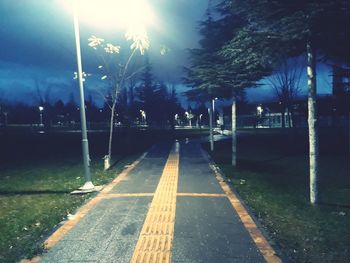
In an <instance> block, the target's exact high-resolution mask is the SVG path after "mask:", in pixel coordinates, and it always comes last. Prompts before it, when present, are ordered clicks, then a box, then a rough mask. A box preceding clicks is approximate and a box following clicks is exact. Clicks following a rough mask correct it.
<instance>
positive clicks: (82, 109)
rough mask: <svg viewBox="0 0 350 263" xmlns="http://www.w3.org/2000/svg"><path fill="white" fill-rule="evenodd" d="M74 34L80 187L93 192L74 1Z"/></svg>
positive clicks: (76, 14)
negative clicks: (82, 176) (80, 134)
mask: <svg viewBox="0 0 350 263" xmlns="http://www.w3.org/2000/svg"><path fill="white" fill-rule="evenodd" d="M74 35H75V46H76V56H77V68H78V82H79V94H80V122H81V133H82V140H81V142H82V150H83V162H84V176H85V184H84V185H83V186H82V187H80V188H79V190H81V191H83V192H91V191H94V190H95V186H94V185H93V183H92V182H91V173H90V156H89V142H88V138H87V129H86V117H85V102H84V86H83V70H82V63H81V50H80V32H79V18H78V3H77V0H75V2H74Z"/></svg>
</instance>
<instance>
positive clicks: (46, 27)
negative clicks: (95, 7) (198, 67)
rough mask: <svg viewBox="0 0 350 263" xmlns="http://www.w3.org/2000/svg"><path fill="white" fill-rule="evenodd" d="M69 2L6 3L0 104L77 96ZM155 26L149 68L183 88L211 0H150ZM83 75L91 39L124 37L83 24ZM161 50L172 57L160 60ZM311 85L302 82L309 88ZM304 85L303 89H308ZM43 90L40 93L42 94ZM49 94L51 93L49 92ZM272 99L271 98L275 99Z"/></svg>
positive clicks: (94, 84) (324, 85) (93, 84)
mask: <svg viewBox="0 0 350 263" xmlns="http://www.w3.org/2000/svg"><path fill="white" fill-rule="evenodd" d="M63 1H64V0H16V1H14V0H1V2H0V21H1V22H0V23H1V27H0V34H1V42H0V52H1V53H0V99H4V98H5V99H6V100H10V101H22V102H23V101H25V102H27V103H29V104H36V103H38V97H39V95H38V93H41V96H43V95H45V92H46V91H47V88H48V87H49V90H50V91H49V97H50V99H51V100H53V101H54V100H57V99H58V98H59V99H62V100H63V101H67V100H68V99H69V98H70V96H71V94H73V95H74V94H76V91H77V90H74V89H75V88H76V86H75V85H72V83H73V82H74V80H73V72H74V71H76V62H75V44H74V31H73V18H72V14H71V13H70V12H69V11H68V10H67V8H65V7H64V5H63V3H62V2H63ZM149 2H150V5H151V8H152V10H153V12H154V14H155V17H156V24H155V25H153V26H151V27H149V28H148V34H149V38H150V43H151V49H150V56H149V57H150V62H151V63H152V66H153V70H154V73H155V74H156V75H157V76H158V77H159V78H160V79H161V80H162V81H164V82H166V83H169V84H170V83H171V84H174V83H175V84H178V86H177V87H178V93H181V92H182V91H183V90H184V88H183V87H182V84H181V77H182V76H181V74H182V70H181V67H182V66H184V65H186V64H187V59H186V51H185V50H186V49H187V48H193V47H196V46H197V45H198V39H199V36H198V33H197V28H198V22H199V21H200V20H201V19H203V18H204V14H205V11H206V8H207V6H208V2H207V1H206V0H176V1H174V0H149ZM80 30H81V44H82V56H83V69H84V71H86V72H94V70H95V68H96V67H97V65H98V63H97V62H96V60H95V59H96V58H95V56H94V54H93V52H92V50H91V49H90V48H88V45H87V44H88V42H87V39H88V38H89V37H90V36H91V35H96V36H100V37H102V38H105V39H106V41H110V42H113V41H117V39H118V38H117V36H120V35H121V34H123V32H120V31H122V30H118V29H116V28H113V27H111V26H110V25H105V26H98V27H97V26H93V25H92V23H88V22H87V21H86V19H83V18H82V19H81V21H80ZM160 45H166V46H167V47H169V48H170V52H169V53H168V54H167V55H166V56H160V54H159V47H160ZM320 72H321V77H320V78H319V79H318V82H319V91H320V93H326V92H328V91H329V88H328V86H329V83H330V78H329V75H330V72H329V70H328V69H327V68H325V67H324V66H322V67H321V71H320ZM98 79H99V77H98V76H92V77H90V79H87V81H86V82H85V86H86V89H87V96H89V95H90V96H95V95H94V94H95V93H94V89H98V88H101V85H102V84H101V83H100V82H99V81H98ZM305 81H306V79H303V82H305ZM303 85H304V84H303ZM305 86H306V85H305ZM38 90H39V92H38ZM46 93H48V92H46ZM248 94H249V95H248V96H249V98H250V99H252V100H254V98H255V97H259V98H261V95H263V96H269V95H268V94H271V92H270V89H269V88H268V87H262V88H260V89H259V90H254V91H248ZM270 96H271V95H270Z"/></svg>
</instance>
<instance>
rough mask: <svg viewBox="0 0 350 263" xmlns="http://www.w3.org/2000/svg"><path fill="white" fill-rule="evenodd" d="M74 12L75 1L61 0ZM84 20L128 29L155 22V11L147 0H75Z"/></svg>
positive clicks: (93, 23) (94, 23)
mask: <svg viewBox="0 0 350 263" xmlns="http://www.w3.org/2000/svg"><path fill="white" fill-rule="evenodd" d="M60 1H62V3H63V5H64V6H65V7H66V9H67V10H68V11H69V12H72V13H73V10H74V1H72V0H60ZM75 1H77V3H78V11H79V19H80V20H81V21H82V22H84V23H85V22H86V23H89V24H92V25H93V26H97V27H103V28H106V27H107V28H120V29H128V28H130V27H132V26H135V25H144V26H149V25H153V24H155V16H154V13H153V11H152V9H151V7H150V5H149V3H148V1H147V0H75Z"/></svg>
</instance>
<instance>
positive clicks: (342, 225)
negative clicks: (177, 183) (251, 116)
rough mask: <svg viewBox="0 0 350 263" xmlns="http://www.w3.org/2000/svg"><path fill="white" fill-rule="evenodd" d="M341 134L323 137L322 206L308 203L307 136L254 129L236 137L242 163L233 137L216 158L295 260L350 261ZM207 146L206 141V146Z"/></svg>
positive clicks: (348, 179)
mask: <svg viewBox="0 0 350 263" xmlns="http://www.w3.org/2000/svg"><path fill="white" fill-rule="evenodd" d="M338 139H340V138H334V137H331V136H329V135H327V136H325V135H322V136H321V167H320V178H321V193H322V202H323V203H324V204H323V205H319V206H311V205H310V204H309V194H308V191H309V188H308V184H309V179H308V158H307V138H306V136H305V135H302V136H291V135H288V134H285V135H279V134H276V133H275V134H272V135H271V134H269V133H267V132H266V131H264V133H263V134H259V133H258V134H255V135H254V134H250V135H247V136H242V137H239V139H238V156H239V157H238V167H237V168H236V169H234V168H232V167H231V165H230V158H231V157H230V147H231V144H230V141H229V140H227V141H221V142H218V143H216V145H215V146H216V149H215V152H214V153H212V157H213V159H214V160H215V162H216V163H217V164H218V165H219V167H220V168H221V170H222V171H223V173H224V174H225V175H226V176H228V177H229V178H230V179H231V180H232V182H233V185H234V188H235V189H236V190H237V192H238V193H239V194H240V196H241V197H242V199H243V200H244V202H245V203H246V204H247V205H248V206H249V207H250V208H251V210H252V212H253V213H254V214H255V216H256V217H257V218H258V220H259V221H261V223H262V225H263V226H264V227H266V229H267V231H268V232H269V233H270V236H271V237H272V238H273V239H274V240H275V241H276V243H277V246H278V247H279V248H280V249H281V250H282V251H283V252H284V254H285V255H286V256H287V257H288V258H289V259H290V260H291V261H292V262H349V258H350V230H349V229H350V175H349V171H350V162H349V158H350V157H349V156H348V155H347V154H346V153H345V148H344V147H343V146H342V147H340V145H343V144H342V143H339V142H338ZM206 147H207V146H206Z"/></svg>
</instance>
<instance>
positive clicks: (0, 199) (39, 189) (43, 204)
mask: <svg viewBox="0 0 350 263" xmlns="http://www.w3.org/2000/svg"><path fill="white" fill-rule="evenodd" d="M138 156H139V154H133V155H128V156H127V157H125V158H123V159H122V160H120V161H119V162H118V163H117V165H115V166H114V167H113V169H111V170H109V171H107V172H104V171H103V170H102V163H101V161H98V162H96V161H95V162H93V163H92V167H91V172H92V178H93V182H94V184H95V185H103V184H107V183H108V182H110V181H111V180H112V179H113V178H114V177H115V176H116V175H117V174H118V173H119V172H120V171H121V170H122V169H123V168H124V166H125V165H127V164H129V163H131V162H132V161H133V160H134V159H136V158H137V157H138ZM115 157H116V158H118V157H120V156H115ZM83 183H84V175H83V167H82V165H81V160H80V159H79V158H75V159H74V158H73V157H70V158H67V159H65V158H62V159H54V160H46V161H43V162H38V163H32V164H30V165H24V166H23V167H18V168H11V169H5V170H2V171H1V176H0V192H1V195H0V207H1V213H0V233H1V235H0V251H1V252H0V262H15V261H16V260H18V259H19V258H21V257H24V256H27V257H28V256H29V257H30V256H31V255H35V254H36V253H38V252H40V249H41V244H42V241H43V240H44V238H45V237H47V236H48V235H49V234H50V233H52V230H53V229H54V228H55V227H56V226H57V225H58V224H59V223H60V222H61V221H63V220H65V219H66V218H67V215H68V214H69V213H72V214H73V213H74V212H75V210H76V209H77V207H79V206H80V205H82V204H83V203H84V202H85V201H86V200H88V199H89V198H91V197H92V196H94V195H95V194H87V195H70V194H69V193H70V192H71V191H72V190H75V189H77V188H78V187H80V186H82V185H83Z"/></svg>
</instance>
